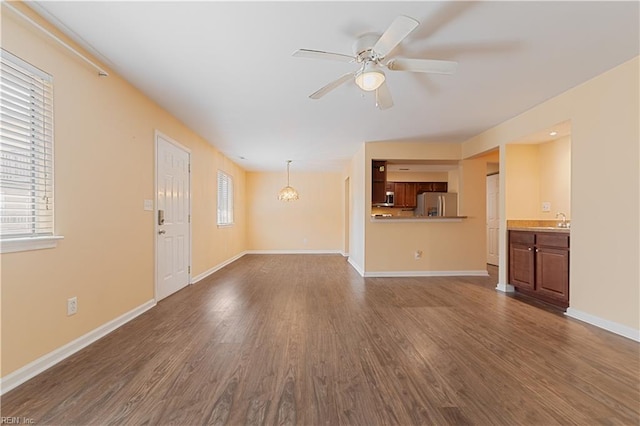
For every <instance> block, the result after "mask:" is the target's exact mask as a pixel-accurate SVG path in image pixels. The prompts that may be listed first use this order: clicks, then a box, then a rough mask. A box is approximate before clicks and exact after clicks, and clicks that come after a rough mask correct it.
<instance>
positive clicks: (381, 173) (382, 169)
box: [371, 160, 387, 182]
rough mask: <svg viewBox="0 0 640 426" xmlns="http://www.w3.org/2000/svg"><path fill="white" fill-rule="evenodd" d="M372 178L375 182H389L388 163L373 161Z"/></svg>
mask: <svg viewBox="0 0 640 426" xmlns="http://www.w3.org/2000/svg"><path fill="white" fill-rule="evenodd" d="M371 178H372V180H373V181H374V182H384V181H386V180H387V162H386V161H377V160H373V161H372V162H371Z"/></svg>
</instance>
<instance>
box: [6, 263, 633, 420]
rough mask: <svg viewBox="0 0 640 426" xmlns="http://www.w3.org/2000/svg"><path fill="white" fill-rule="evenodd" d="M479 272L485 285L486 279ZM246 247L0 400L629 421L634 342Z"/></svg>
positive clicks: (264, 415)
mask: <svg viewBox="0 0 640 426" xmlns="http://www.w3.org/2000/svg"><path fill="white" fill-rule="evenodd" d="M492 280H493V282H492ZM494 286H495V278H493V277H490V278H474V277H460V278H454V277H448V278H366V279H365V278H362V277H360V276H359V275H358V274H357V273H356V272H355V271H354V270H353V269H352V268H351V267H350V266H349V265H348V264H347V262H346V260H345V259H344V258H343V257H341V256H338V255H247V256H244V257H243V258H241V259H240V260H238V261H236V262H234V263H233V264H231V265H229V266H227V267H225V268H224V269H222V270H221V271H219V272H217V273H216V274H214V275H212V276H211V277H209V278H208V279H206V280H204V281H202V282H200V283H198V284H196V285H194V286H190V287H188V288H186V289H184V290H182V291H180V292H178V293H177V294H175V295H173V296H171V297H169V298H167V299H165V300H163V301H161V302H160V303H159V304H158V306H157V307H155V308H154V309H152V310H150V311H148V312H147V313H145V314H144V315H142V316H140V317H139V318H137V319H136V320H134V321H132V322H130V323H128V324H126V325H125V326H123V327H121V328H120V329H118V330H116V331H114V332H113V333H111V334H109V335H108V336H106V337H105V338H103V339H101V340H99V341H98V342H96V343H94V344H93V345H91V346H89V347H87V348H85V349H84V350H82V351H81V352H79V353H77V354H75V355H74V356H72V357H70V358H68V359H67V360H65V361H64V362H62V363H60V364H58V365H56V366H55V367H53V368H51V369H49V370H48V371H46V372H44V373H43V374H41V375H39V376H38V377H36V378H34V379H32V380H30V381H29V382H27V383H25V384H23V385H22V386H20V387H18V388H17V389H14V390H13V391H10V392H8V393H7V394H6V395H5V396H4V397H3V399H2V416H20V417H26V418H30V419H33V421H34V422H35V423H36V424H53V425H72V424H75V425H88V424H116V425H120V424H132V425H142V424H149V425H156V424H180V425H198V424H232V425H244V424H247V425H258V424H268V425H274V424H275V425H290V424H298V425H338V424H353V425H414V424H416V425H417V424H425V425H433V424H437V425H446V424H477V425H516V424H524V425H553V424H578V425H595V424H602V425H619V424H626V425H638V424H639V422H640V387H639V383H640V382H639V375H640V368H639V362H640V361H639V347H640V345H639V344H638V343H636V342H633V341H631V340H628V339H625V338H622V337H620V336H616V335H614V334H611V333H608V332H606V331H603V330H600V329H598V328H596V327H593V326H590V325H587V324H584V323H581V322H579V321H576V320H572V319H570V318H566V317H564V316H563V315H559V314H556V313H553V312H548V311H546V310H543V309H539V308H537V307H535V306H531V305H529V304H526V303H523V301H520V300H518V299H516V298H513V297H509V296H507V295H504V294H501V293H498V292H496V291H494V290H493V287H494Z"/></svg>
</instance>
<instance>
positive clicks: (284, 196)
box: [278, 160, 298, 201]
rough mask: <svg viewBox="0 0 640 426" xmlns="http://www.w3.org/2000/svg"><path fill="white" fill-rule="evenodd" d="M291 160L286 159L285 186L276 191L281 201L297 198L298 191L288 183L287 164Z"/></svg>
mask: <svg viewBox="0 0 640 426" xmlns="http://www.w3.org/2000/svg"><path fill="white" fill-rule="evenodd" d="M290 164H291V160H287V186H285V187H284V188H282V189H281V190H280V192H279V193H278V200H281V201H295V200H297V199H298V191H296V190H295V188H294V187H292V186H291V185H289V165H290Z"/></svg>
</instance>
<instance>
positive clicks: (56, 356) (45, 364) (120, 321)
mask: <svg viewBox="0 0 640 426" xmlns="http://www.w3.org/2000/svg"><path fill="white" fill-rule="evenodd" d="M154 306H156V301H155V300H153V299H152V300H149V301H148V302H145V303H143V304H142V305H140V306H138V307H137V308H134V309H132V310H130V311H129V312H127V313H125V314H122V315H120V316H119V317H118V318H115V319H113V320H111V321H109V322H107V323H105V324H103V325H101V326H100V327H98V328H96V329H94V330H92V331H90V332H88V333H87V334H85V335H83V336H80V337H78V338H77V339H75V340H73V341H72V342H69V343H67V344H66V345H64V346H61V347H59V348H58V349H55V350H53V351H52V352H49V353H48V354H46V355H44V356H42V357H40V358H38V359H36V360H35V361H33V362H30V363H29V364H27V365H25V366H24V367H22V368H20V369H18V370H16V371H14V372H13V373H10V374H7V375H6V376H4V377H2V378H0V395H3V394H4V393H6V392H8V391H10V390H11V389H13V388H15V387H18V386H20V385H21V384H23V383H24V382H26V381H27V380H29V379H31V378H33V377H35V376H37V375H38V374H40V373H42V372H43V371H45V370H47V369H48V368H50V367H53V366H54V365H56V364H57V363H59V362H60V361H62V360H64V359H65V358H68V357H69V356H71V355H73V354H75V353H76V352H78V351H79V350H81V349H84V348H86V347H87V346H89V345H90V344H92V343H93V342H95V341H96V340H98V339H100V338H102V337H104V336H106V335H107V334H109V333H111V332H112V331H113V330H115V329H117V328H119V327H121V326H123V325H124V324H126V323H128V322H129V321H131V320H132V319H134V318H136V317H137V316H139V315H142V314H143V313H145V312H146V311H148V310H149V309H151V308H153V307H154Z"/></svg>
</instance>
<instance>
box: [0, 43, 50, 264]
mask: <svg viewBox="0 0 640 426" xmlns="http://www.w3.org/2000/svg"><path fill="white" fill-rule="evenodd" d="M52 102H53V96H52V78H51V76H50V75H48V74H46V73H44V72H43V71H41V70H39V69H37V68H35V67H34V66H32V65H30V64H28V63H26V62H24V61H23V60H21V59H20V58H17V57H16V56H14V55H12V54H10V53H8V52H6V51H5V50H2V51H1V55H0V107H1V109H0V242H2V251H3V252H6V251H19V250H25V249H32V248H45V247H42V246H37V244H36V245H32V246H29V243H28V242H29V241H31V242H33V241H39V242H40V243H42V242H43V241H45V242H46V241H49V242H50V241H51V240H53V239H54V238H53V230H54V229H53V105H52ZM16 241H18V242H19V247H18V248H17V249H16V248H13V249H12V248H7V247H5V246H7V244H8V245H11V244H10V243H15V242H16ZM25 241H27V244H26V245H25ZM40 243H38V244H40ZM53 245H55V244H53ZM53 245H48V247H51V246H53Z"/></svg>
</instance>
